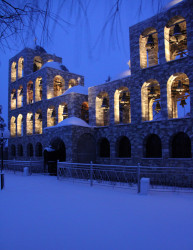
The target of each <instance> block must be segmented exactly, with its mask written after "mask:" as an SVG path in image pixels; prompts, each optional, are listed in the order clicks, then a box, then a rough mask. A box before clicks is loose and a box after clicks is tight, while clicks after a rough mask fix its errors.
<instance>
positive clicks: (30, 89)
mask: <svg viewBox="0 0 193 250" xmlns="http://www.w3.org/2000/svg"><path fill="white" fill-rule="evenodd" d="M31 103H33V82H32V81H29V82H28V84H27V104H31Z"/></svg>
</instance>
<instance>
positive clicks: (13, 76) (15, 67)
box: [11, 62, 17, 82]
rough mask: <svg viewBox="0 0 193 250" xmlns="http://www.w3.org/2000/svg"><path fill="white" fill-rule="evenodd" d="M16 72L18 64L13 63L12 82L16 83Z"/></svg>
mask: <svg viewBox="0 0 193 250" xmlns="http://www.w3.org/2000/svg"><path fill="white" fill-rule="evenodd" d="M16 70H17V63H16V62H12V64H11V82H15V81H16Z"/></svg>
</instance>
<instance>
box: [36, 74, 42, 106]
mask: <svg viewBox="0 0 193 250" xmlns="http://www.w3.org/2000/svg"><path fill="white" fill-rule="evenodd" d="M42 89H43V81H42V77H38V78H37V79H36V82H35V101H36V102H38V101H41V100H42Z"/></svg>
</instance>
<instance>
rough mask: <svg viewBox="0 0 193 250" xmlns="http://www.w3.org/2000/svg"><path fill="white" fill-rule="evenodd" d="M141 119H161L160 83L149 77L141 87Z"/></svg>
mask: <svg viewBox="0 0 193 250" xmlns="http://www.w3.org/2000/svg"><path fill="white" fill-rule="evenodd" d="M141 111H142V121H152V120H161V119H162V116H161V112H160V111H161V102H160V85H159V83H158V82H157V81H156V80H154V79H150V80H148V81H147V82H145V83H144V84H143V86H142V88H141Z"/></svg>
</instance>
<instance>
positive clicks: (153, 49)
mask: <svg viewBox="0 0 193 250" xmlns="http://www.w3.org/2000/svg"><path fill="white" fill-rule="evenodd" d="M139 48H140V66H141V68H142V69H143V68H147V67H150V66H154V65H157V64H158V34H157V31H156V29H155V28H148V29H146V30H145V31H144V32H143V33H142V34H141V35H140V38H139Z"/></svg>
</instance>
